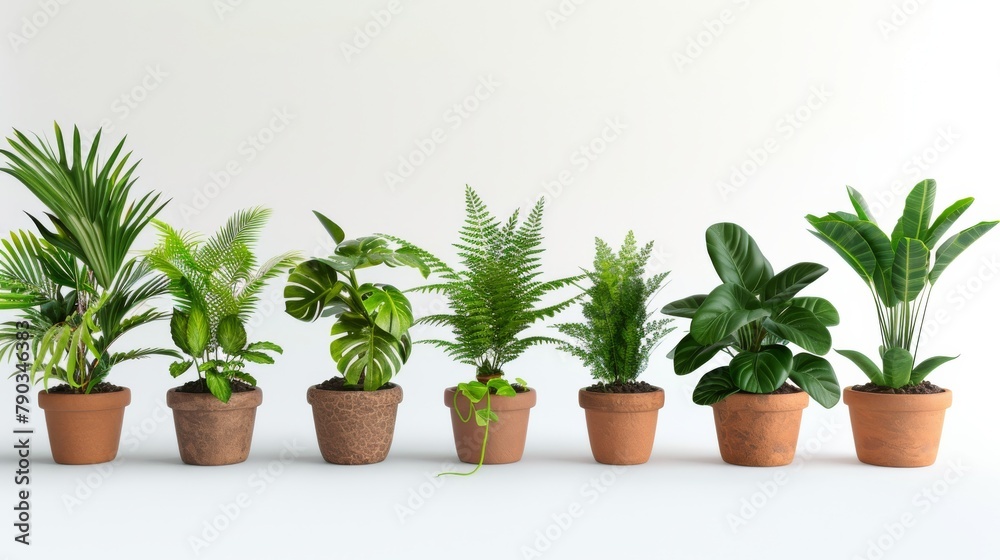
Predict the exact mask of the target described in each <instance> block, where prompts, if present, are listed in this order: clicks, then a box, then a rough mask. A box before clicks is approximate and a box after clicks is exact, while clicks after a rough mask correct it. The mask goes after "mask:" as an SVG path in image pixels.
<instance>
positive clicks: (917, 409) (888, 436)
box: [844, 387, 952, 467]
mask: <svg viewBox="0 0 1000 560" xmlns="http://www.w3.org/2000/svg"><path fill="white" fill-rule="evenodd" d="M951 398H952V392H951V391H949V390H947V389H945V391H944V392H943V393H933V394H929V395H893V394H885V393H866V392H864V391H855V390H854V389H852V388H850V387H846V388H844V404H846V405H847V407H848V410H850V412H851V430H852V431H853V432H854V449H855V450H856V451H857V453H858V460H860V461H861V462H862V463H868V464H869V465H878V466H881V467H926V466H929V465H933V464H934V461H935V460H937V452H938V444H940V443H941V430H942V428H943V427H944V412H945V409H947V408H948V407H949V406H951Z"/></svg>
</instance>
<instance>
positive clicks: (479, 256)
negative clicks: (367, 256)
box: [394, 185, 580, 474]
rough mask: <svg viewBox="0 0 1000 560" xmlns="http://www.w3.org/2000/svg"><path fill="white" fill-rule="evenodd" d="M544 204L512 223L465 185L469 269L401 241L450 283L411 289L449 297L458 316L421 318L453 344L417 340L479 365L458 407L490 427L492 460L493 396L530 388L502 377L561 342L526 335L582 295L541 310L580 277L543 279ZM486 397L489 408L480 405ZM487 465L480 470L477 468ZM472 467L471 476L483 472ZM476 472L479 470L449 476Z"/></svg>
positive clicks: (464, 252)
mask: <svg viewBox="0 0 1000 560" xmlns="http://www.w3.org/2000/svg"><path fill="white" fill-rule="evenodd" d="M544 205H545V201H544V199H539V200H538V202H537V203H536V204H535V206H534V207H533V208H532V210H531V212H530V213H529V214H528V217H527V218H526V219H525V220H524V221H523V222H521V221H520V219H519V215H520V211H519V210H515V211H514V213H513V214H512V215H511V216H510V218H508V220H507V221H506V222H500V221H499V220H497V219H496V218H495V217H494V216H493V215H492V214H490V211H489V209H488V208H487V207H486V204H485V203H484V202H483V201H482V199H481V198H480V197H479V195H478V194H476V192H475V191H474V190H473V189H472V187H469V186H468V185H466V187H465V210H466V216H465V224H464V225H463V227H462V228H461V230H460V231H459V234H458V237H459V241H458V242H457V243H455V244H454V247H455V248H456V249H457V250H458V256H459V258H460V262H461V264H462V267H463V268H462V269H459V270H456V269H454V268H452V267H450V266H448V265H447V264H445V263H444V262H443V261H441V260H440V259H438V258H437V257H435V256H433V255H432V254H430V253H429V252H427V251H425V250H424V249H421V248H419V247H416V246H415V245H413V244H410V243H408V242H406V241H404V240H402V239H396V238H394V239H396V241H398V242H399V243H401V244H402V245H403V246H404V247H405V248H407V249H409V250H410V251H412V252H413V253H415V254H417V255H419V256H420V258H422V259H423V260H424V262H426V263H427V265H428V266H429V267H430V269H431V271H432V272H433V273H435V274H436V275H438V276H439V277H440V278H441V279H442V280H443V282H439V283H436V284H430V285H425V286H420V287H417V288H413V290H412V291H416V292H423V293H437V294H442V295H444V296H445V297H446V298H447V299H448V306H449V307H450V308H451V313H441V314H436V315H429V316H426V317H421V318H420V319H418V320H417V322H416V324H426V325H434V326H442V327H447V328H450V329H451V331H452V334H453V335H454V337H455V338H454V340H441V339H429V340H421V341H418V342H421V343H426V344H431V345H433V346H436V347H438V348H441V349H443V350H444V351H445V353H447V354H448V355H449V356H451V357H452V358H453V359H455V360H457V361H458V362H461V363H463V364H468V365H470V366H472V367H474V368H475V374H476V377H477V379H476V380H474V381H469V382H466V383H460V384H459V385H458V387H457V389H458V390H457V392H456V393H455V402H454V407H455V411H456V413H458V414H459V417H460V418H462V419H463V420H464V421H466V422H468V421H470V420H471V419H473V418H474V419H475V421H476V422H477V424H478V425H480V426H484V427H485V429H486V434H485V435H486V437H484V438H483V444H482V445H483V448H482V453H483V455H485V451H486V441H487V438H488V437H489V423H490V422H491V421H495V419H496V414H495V413H493V412H492V409H491V408H490V406H489V404H490V401H489V397H488V395H493V394H495V395H499V396H513V395H514V394H515V393H516V392H517V391H518V390H526V389H527V387H526V385H525V383H524V381H523V380H522V379H520V378H518V379H517V380H516V381H517V382H518V384H519V385H512V384H511V383H510V382H509V381H507V380H506V379H504V378H503V375H504V367H505V366H506V365H507V364H508V363H509V362H511V361H513V360H514V359H516V358H518V357H519V356H520V355H521V354H522V353H524V351H525V350H527V349H528V348H531V347H533V346H538V345H542V344H560V343H561V341H559V340H557V339H555V338H552V337H548V336H537V335H536V336H523V332H524V331H525V330H526V329H528V328H529V327H530V326H532V325H533V324H535V323H537V322H539V321H541V320H543V319H545V318H550V317H554V316H555V315H556V313H559V312H560V311H562V310H564V309H566V308H567V307H569V306H570V305H572V303H573V302H574V301H576V299H577V298H578V297H579V296H576V297H573V298H570V299H567V300H564V301H560V302H557V303H554V304H551V305H546V306H541V305H540V304H541V301H542V299H543V298H545V297H546V296H548V295H549V294H551V293H552V292H554V291H556V290H558V289H560V288H563V287H566V286H569V285H571V284H572V283H573V282H575V281H577V280H579V278H580V277H579V276H574V277H568V278H561V279H557V280H549V281H544V282H543V281H541V280H539V279H538V277H539V276H540V275H541V271H540V268H541V255H542V252H543V249H542V247H541V244H542V239H543V238H542V212H543V209H544ZM459 395H464V396H465V397H466V398H468V400H469V412H468V414H464V413H462V411H460V410H459V409H458V396H459ZM484 396H487V399H486V400H487V406H486V408H485V409H484V411H482V412H479V411H476V408H475V407H476V404H477V403H479V402H480V401H481V400H482V399H483V397H484ZM481 465H482V461H480V464H479V465H477V466H476V470H478V469H479V467H480V466H481ZM476 470H473V471H472V472H476ZM448 474H472V473H448Z"/></svg>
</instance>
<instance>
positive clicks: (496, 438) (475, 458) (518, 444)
mask: <svg viewBox="0 0 1000 560" xmlns="http://www.w3.org/2000/svg"><path fill="white" fill-rule="evenodd" d="M457 390H458V389H457V387H449V388H447V389H445V390H444V404H445V406H447V407H448V408H450V409H451V427H452V430H453V431H454V432H455V450H456V451H457V452H458V458H459V459H460V460H461V461H462V462H464V463H472V464H473V465H475V464H477V463H479V456H480V455H481V454H482V448H483V438H484V437H485V438H486V456H485V458H484V459H483V464H484V465H502V464H505V463H516V462H518V461H520V460H521V456H522V455H524V442H525V440H526V439H527V437H528V413H530V412H531V408H532V407H533V406H535V402H536V400H537V396H538V393H537V392H536V391H535V390H534V389H528V390H527V391H526V392H524V393H518V394H517V395H515V396H513V397H498V396H496V395H493V396H492V397H491V398H490V406H491V408H492V410H493V412H495V413H496V415H497V417H498V418H499V420H498V421H496V422H490V426H489V428H490V429H489V435H488V436H487V432H486V427H485V426H479V425H478V424H476V419H475V418H470V419H469V421H468V422H462V418H459V416H458V414H457V413H456V412H455V407H454V403H455V395H456V393H457ZM471 404H472V403H471V402H469V399H467V398H466V397H465V396H464V395H462V394H461V393H459V394H458V408H459V410H461V411H462V417H467V416H468V414H469V406H470V405H471ZM484 408H486V399H485V398H484V399H483V400H481V401H479V402H478V403H477V404H476V409H477V410H480V409H484Z"/></svg>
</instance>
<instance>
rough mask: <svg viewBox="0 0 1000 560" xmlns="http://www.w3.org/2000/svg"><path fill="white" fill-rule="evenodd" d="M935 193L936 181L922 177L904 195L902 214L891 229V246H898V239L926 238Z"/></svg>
mask: <svg viewBox="0 0 1000 560" xmlns="http://www.w3.org/2000/svg"><path fill="white" fill-rule="evenodd" d="M936 194H937V182H936V181H934V179H924V180H923V181H920V182H919V183H917V184H916V185H914V187H913V189H912V190H911V191H910V194H908V195H906V203H905V204H904V206H903V215H902V216H900V217H899V221H898V222H896V227H895V229H893V230H892V246H893V247H898V246H899V242H900V240H902V239H904V238H907V237H909V238H910V239H919V240H921V241H923V240H925V239H927V234H928V231H929V230H930V223H931V213H932V212H934V197H935V195H936Z"/></svg>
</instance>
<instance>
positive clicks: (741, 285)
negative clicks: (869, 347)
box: [662, 223, 840, 408]
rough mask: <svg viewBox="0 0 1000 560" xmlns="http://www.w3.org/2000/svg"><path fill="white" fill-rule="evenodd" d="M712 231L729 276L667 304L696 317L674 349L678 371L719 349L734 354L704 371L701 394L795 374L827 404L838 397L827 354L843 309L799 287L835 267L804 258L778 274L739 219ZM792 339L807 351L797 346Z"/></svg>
mask: <svg viewBox="0 0 1000 560" xmlns="http://www.w3.org/2000/svg"><path fill="white" fill-rule="evenodd" d="M705 238H706V241H707V245H708V254H709V257H711V260H712V264H713V265H714V267H715V271H716V272H717V273H718V275H719V278H720V279H722V284H721V285H719V286H717V287H716V288H715V289H713V290H712V291H711V292H709V293H708V294H699V295H694V296H690V297H687V298H684V299H680V300H677V301H675V302H673V303H669V304H667V305H666V306H665V307H664V308H663V309H662V312H663V313H665V314H667V315H671V316H674V317H682V318H686V319H691V329H690V332H689V333H688V334H687V335H686V336H684V338H682V339H681V340H680V342H679V343H678V344H677V346H676V347H675V348H674V349H673V350H671V352H670V357H672V358H673V361H674V373H676V374H678V375H686V374H688V373H691V372H693V371H695V370H697V369H698V368H699V367H701V366H703V365H704V364H706V363H708V361H709V360H711V359H712V358H713V357H715V355H716V354H718V353H719V352H725V353H726V354H728V355H729V357H730V360H729V363H728V364H727V365H724V366H720V367H717V368H714V369H712V370H711V371H709V372H708V373H706V374H705V375H703V376H702V378H701V379H700V380H699V381H698V385H697V386H696V387H695V390H694V397H693V398H694V402H695V403H697V404H703V405H710V404H714V403H717V402H719V401H721V400H723V399H725V398H726V397H728V396H730V395H732V394H734V393H737V392H740V391H743V392H746V393H757V394H765V393H771V392H774V391H775V390H777V389H778V388H780V387H781V386H782V385H784V384H785V382H786V381H791V382H793V383H794V384H796V385H798V386H799V387H800V388H801V389H802V390H804V391H805V392H806V393H808V394H809V396H811V397H812V398H813V399H814V400H816V402H818V403H819V404H820V405H822V406H824V407H826V408H831V407H833V406H834V405H835V404H837V402H838V401H839V400H840V385H839V383H838V382H837V376H836V375H835V374H834V371H833V367H832V366H831V365H830V363H829V362H828V361H826V360H825V359H824V358H821V357H820V356H822V355H823V354H826V353H827V352H829V351H830V345H831V336H830V331H829V327H831V326H834V325H836V324H837V323H839V321H840V316H839V314H838V313H837V310H836V309H835V308H834V307H833V305H832V304H831V303H830V302H829V301H827V300H825V299H822V298H818V297H801V296H799V295H798V294H799V292H800V291H801V290H802V289H804V288H806V287H807V286H809V285H810V284H812V283H813V282H814V281H816V280H817V279H818V278H819V277H821V276H823V275H824V274H826V272H827V268H826V267H824V266H821V265H819V264H816V263H809V262H803V263H798V264H794V265H792V266H790V267H788V268H786V269H784V270H782V271H780V272H778V273H777V274H775V273H774V270H773V268H772V267H771V263H770V262H768V260H767V259H766V258H765V257H764V255H763V253H761V251H760V248H758V246H757V243H756V242H755V241H754V239H753V238H752V237H751V236H750V234H749V233H747V232H746V230H744V229H743V228H741V227H740V226H738V225H736V224H732V223H719V224H715V225H713V226H711V227H709V228H708V231H707V232H706V233H705ZM789 343H793V344H795V345H797V346H800V347H801V348H803V349H804V350H806V351H805V352H800V353H795V352H793V351H792V349H791V348H789Z"/></svg>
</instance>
